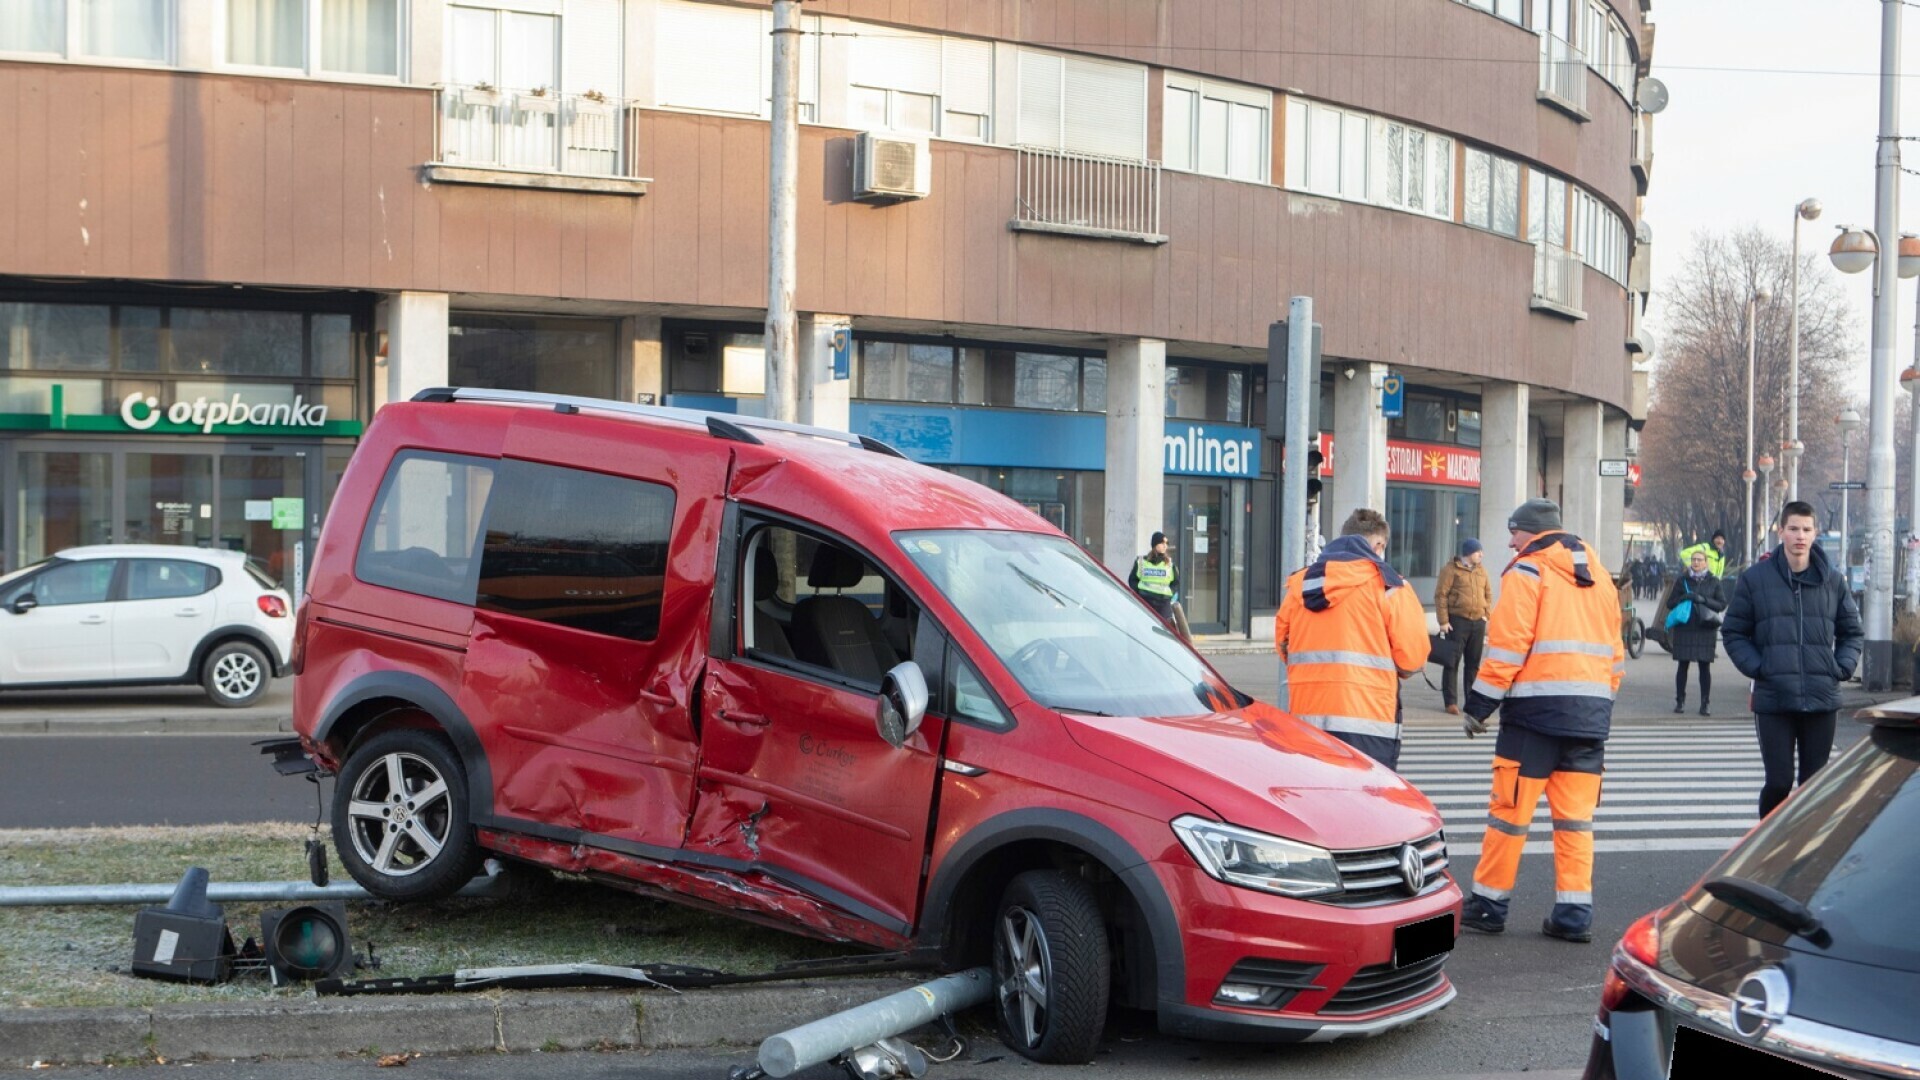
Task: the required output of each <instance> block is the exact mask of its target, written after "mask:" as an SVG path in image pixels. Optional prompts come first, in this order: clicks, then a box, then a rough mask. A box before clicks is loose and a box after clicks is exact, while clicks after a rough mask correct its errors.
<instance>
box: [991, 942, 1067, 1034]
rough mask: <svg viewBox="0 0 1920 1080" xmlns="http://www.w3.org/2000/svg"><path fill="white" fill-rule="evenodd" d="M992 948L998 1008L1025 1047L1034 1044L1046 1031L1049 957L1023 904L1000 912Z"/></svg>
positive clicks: (1050, 966)
mask: <svg viewBox="0 0 1920 1080" xmlns="http://www.w3.org/2000/svg"><path fill="white" fill-rule="evenodd" d="M995 951H996V952H997V953H998V955H997V956H996V958H995V959H997V960H998V961H999V963H998V964H996V965H995V968H996V969H997V970H996V972H995V973H996V974H997V975H999V977H1000V984H999V994H1000V1011H1001V1013H1002V1014H1003V1015H1004V1016H1005V1017H1006V1020H1007V1027H1008V1028H1009V1029H1011V1030H1012V1031H1013V1033H1014V1034H1015V1035H1016V1036H1018V1037H1020V1038H1022V1039H1024V1040H1025V1042H1026V1045H1027V1047H1028V1048H1029V1049H1031V1048H1033V1047H1037V1046H1039V1045H1040V1040H1041V1039H1042V1038H1044V1037H1045V1036H1046V1033H1047V1016H1048V988H1049V987H1050V986H1051V985H1052V982H1053V957H1052V954H1051V953H1050V952H1049V950H1048V948H1047V935H1046V932H1045V931H1044V930H1043V929H1042V928H1041V926H1040V920H1039V919H1038V918H1037V917H1035V915H1034V914H1033V912H1031V911H1029V910H1027V909H1026V908H1024V907H1009V908H1007V909H1006V910H1005V911H1003V912H1002V913H1001V916H1000V933H999V935H998V940H997V941H996V950H995Z"/></svg>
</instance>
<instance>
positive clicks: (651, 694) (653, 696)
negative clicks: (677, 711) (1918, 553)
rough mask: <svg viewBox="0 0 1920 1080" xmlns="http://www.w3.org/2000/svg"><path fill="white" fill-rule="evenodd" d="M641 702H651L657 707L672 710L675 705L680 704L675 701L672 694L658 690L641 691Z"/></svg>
mask: <svg viewBox="0 0 1920 1080" xmlns="http://www.w3.org/2000/svg"><path fill="white" fill-rule="evenodd" d="M640 700H641V701H650V702H652V703H654V704H655V705H658V706H660V707H661V708H663V709H670V708H672V707H673V706H674V705H676V704H678V703H677V702H676V701H674V699H673V695H672V694H666V693H662V692H660V691H658V690H642V691H640Z"/></svg>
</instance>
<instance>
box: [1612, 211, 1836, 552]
mask: <svg viewBox="0 0 1920 1080" xmlns="http://www.w3.org/2000/svg"><path fill="white" fill-rule="evenodd" d="M1791 261H1792V255H1791V253H1790V252H1789V250H1788V247H1787V245H1786V244H1785V243H1783V242H1781V241H1780V240H1777V239H1775V238H1774V237H1771V236H1769V235H1767V234H1766V233H1765V232H1763V231H1762V230H1761V229H1760V228H1758V227H1757V226H1755V227H1749V228H1746V229H1743V230H1740V231H1737V232H1733V233H1700V234H1696V235H1695V236H1694V238H1693V247H1692V250H1691V251H1689V252H1688V254H1687V259H1686V262H1685V263H1684V264H1683V265H1682V267H1681V269H1680V272H1679V273H1678V274H1676V275H1675V276H1674V277H1673V278H1671V279H1669V280H1668V281H1665V282H1663V283H1661V297H1662V299H1663V301H1664V304H1665V310H1664V313H1663V315H1662V318H1661V323H1662V332H1661V334H1660V339H1659V340H1660V342H1661V347H1660V352H1659V354H1658V355H1657V356H1656V358H1655V368H1654V373H1653V386H1652V392H1653V400H1652V402H1651V404H1650V406H1649V409H1648V415H1647V424H1646V428H1645V430H1644V431H1642V432H1641V438H1640V462H1641V466H1642V470H1643V480H1642V483H1641V487H1640V489H1639V491H1638V492H1637V493H1636V495H1635V498H1634V504H1633V510H1634V515H1635V516H1636V517H1637V518H1639V519H1640V520H1641V521H1644V522H1648V523H1650V524H1652V525H1654V526H1655V527H1656V528H1657V529H1659V530H1660V532H1661V533H1662V535H1664V536H1665V537H1666V538H1667V540H1668V545H1669V551H1670V552H1671V551H1672V550H1674V549H1676V548H1677V547H1679V546H1683V545H1685V544H1690V543H1693V542H1695V541H1696V540H1704V539H1706V538H1707V537H1709V536H1710V535H1712V534H1713V532H1714V530H1716V529H1719V530H1724V531H1725V532H1726V534H1727V538H1728V545H1727V549H1728V553H1729V554H1730V555H1731V556H1733V557H1734V558H1735V559H1736V560H1737V559H1738V557H1739V555H1740V553H1741V551H1742V547H1743V545H1742V543H1741V525H1742V520H1743V516H1744V515H1743V503H1744V499H1745V495H1746V486H1745V483H1744V482H1743V480H1742V479H1741V470H1742V469H1743V468H1745V467H1747V466H1748V465H1750V464H1752V463H1751V462H1747V461H1743V458H1744V456H1745V451H1746V425H1747V304H1748V301H1749V300H1750V299H1752V298H1753V297H1754V296H1755V294H1756V293H1757V292H1758V291H1759V290H1760V289H1761V288H1762V287H1764V288H1766V289H1767V290H1769V291H1770V292H1771V293H1772V297H1771V299H1769V300H1766V301H1763V302H1758V303H1756V304H1755V309H1754V319H1753V323H1754V394H1753V400H1754V405H1753V418H1754V419H1753V425H1754V426H1753V430H1754V456H1755V458H1756V459H1757V458H1758V457H1759V455H1760V454H1762V453H1770V454H1771V455H1772V456H1773V457H1774V458H1775V459H1776V461H1778V459H1780V457H1781V453H1780V449H1781V443H1782V441H1783V440H1784V438H1785V436H1786V432H1787V426H1786V425H1787V407H1788V406H1787V402H1788V371H1787V367H1788V358H1787V334H1788V323H1789V315H1790V306H1791V301H1790V299H1789V270H1790V267H1791ZM1849 318H1850V317H1849V314H1848V310H1847V305H1846V302H1845V300H1844V299H1843V298H1842V297H1841V296H1840V293H1839V290H1838V289H1837V288H1836V287H1835V284H1834V280H1833V277H1832V273H1831V272H1830V271H1829V270H1828V269H1827V267H1826V266H1825V265H1824V260H1822V259H1820V258H1819V257H1818V256H1817V255H1808V256H1807V257H1806V258H1805V259H1803V261H1802V263H1801V266H1800V438H1801V442H1802V443H1804V444H1805V446H1806V453H1805V456H1804V457H1803V458H1802V459H1801V464H1800V491H1801V497H1802V498H1808V497H1809V496H1811V495H1813V494H1814V493H1815V492H1816V491H1824V489H1825V487H1826V484H1827V482H1828V479H1829V476H1831V478H1832V479H1838V478H1839V475H1840V433H1839V429H1838V428H1837V427H1836V426H1835V425H1834V422H1833V419H1834V417H1836V416H1838V415H1839V413H1840V412H1841V411H1842V410H1844V409H1845V408H1846V407H1847V405H1848V404H1849V403H1850V402H1849V397H1850V395H1849V394H1848V392H1847V388H1846V382H1847V374H1848V369H1849V367H1850V366H1851V365H1852V364H1853V363H1855V362H1856V358H1857V355H1858V349H1857V346H1856V343H1855V342H1854V340H1853V337H1852V334H1851V331H1850V328H1849ZM1856 438H1858V436H1856ZM1860 448H1861V447H1860V446H1859V445H1856V447H1855V450H1856V451H1858V450H1860ZM1854 456H1855V462H1854V464H1855V467H1856V469H1859V470H1864V467H1865V465H1864V462H1863V461H1861V460H1860V454H1859V453H1856V454H1855V455H1854ZM1782 467H1783V466H1782V465H1776V466H1775V472H1774V475H1775V476H1776V477H1778V476H1779V475H1780V469H1781V468H1782ZM1777 501H1778V500H1777V499H1776V504H1777ZM1812 501H1814V504H1815V505H1816V507H1817V506H1819V505H1820V501H1819V500H1818V499H1817V498H1816V499H1813V500H1812ZM1761 509H1762V497H1761V481H1760V480H1756V481H1755V482H1754V510H1753V517H1754V522H1755V531H1756V533H1758V532H1759V531H1760V529H1759V526H1760V525H1761V524H1762V522H1760V520H1759V519H1760V516H1761ZM1755 547H1756V550H1759V549H1760V548H1761V547H1762V541H1760V540H1759V539H1756V542H1755Z"/></svg>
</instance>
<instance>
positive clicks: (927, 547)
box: [920, 540, 940, 555]
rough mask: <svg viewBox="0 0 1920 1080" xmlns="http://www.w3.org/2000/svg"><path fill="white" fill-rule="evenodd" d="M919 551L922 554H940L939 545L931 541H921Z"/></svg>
mask: <svg viewBox="0 0 1920 1080" xmlns="http://www.w3.org/2000/svg"><path fill="white" fill-rule="evenodd" d="M920 550H921V552H922V553H923V554H927V555H938V554H940V545H939V544H936V543H934V542H933V541H931V540H922V541H920Z"/></svg>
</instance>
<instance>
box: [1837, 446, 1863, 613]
mask: <svg viewBox="0 0 1920 1080" xmlns="http://www.w3.org/2000/svg"><path fill="white" fill-rule="evenodd" d="M1835 422H1836V423H1837V424H1838V425H1839V427H1840V580H1842V581H1844V582H1846V583H1847V591H1848V592H1852V591H1853V567H1852V565H1851V564H1849V563H1848V562H1847V541H1848V538H1849V536H1850V535H1851V534H1849V533H1848V531H1847V510H1848V508H1849V507H1851V506H1852V505H1853V488H1852V487H1851V486H1849V485H1851V484H1852V483H1853V433H1854V432H1855V431H1857V430H1859V428H1860V413H1859V411H1858V410H1856V409H1848V410H1847V411H1846V412H1843V413H1841V414H1840V416H1839V419H1838V420H1837V421H1835Z"/></svg>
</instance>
